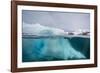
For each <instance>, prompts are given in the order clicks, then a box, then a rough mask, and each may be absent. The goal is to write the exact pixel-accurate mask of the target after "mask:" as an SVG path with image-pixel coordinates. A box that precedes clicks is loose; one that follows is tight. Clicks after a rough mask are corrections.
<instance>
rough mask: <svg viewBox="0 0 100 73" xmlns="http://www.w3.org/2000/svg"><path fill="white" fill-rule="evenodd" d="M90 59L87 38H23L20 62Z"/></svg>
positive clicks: (88, 40) (88, 39)
mask: <svg viewBox="0 0 100 73" xmlns="http://www.w3.org/2000/svg"><path fill="white" fill-rule="evenodd" d="M83 59H90V38H89V37H67V36H66V37H65V36H54V37H23V38H22V61H23V62H36V61H60V60H83Z"/></svg>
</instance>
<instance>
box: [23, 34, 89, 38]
mask: <svg viewBox="0 0 100 73" xmlns="http://www.w3.org/2000/svg"><path fill="white" fill-rule="evenodd" d="M57 37H64V38H73V37H80V38H90V36H89V35H53V36H51V35H50V36H47V35H46V36H45V35H44V36H40V35H38V36H37V35H22V38H57Z"/></svg>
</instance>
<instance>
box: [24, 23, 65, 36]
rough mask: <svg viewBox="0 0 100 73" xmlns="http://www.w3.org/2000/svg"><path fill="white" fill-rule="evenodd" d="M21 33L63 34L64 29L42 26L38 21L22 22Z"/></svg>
mask: <svg viewBox="0 0 100 73" xmlns="http://www.w3.org/2000/svg"><path fill="white" fill-rule="evenodd" d="M23 25H24V26H23V34H26V35H27V34H28V35H38V36H39V35H43V36H44V35H63V34H65V32H64V30H62V29H58V28H54V27H48V26H43V25H41V24H39V23H36V24H25V23H24V24H23Z"/></svg>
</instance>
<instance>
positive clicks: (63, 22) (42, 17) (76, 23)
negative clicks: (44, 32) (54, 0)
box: [22, 10, 90, 31]
mask: <svg viewBox="0 0 100 73" xmlns="http://www.w3.org/2000/svg"><path fill="white" fill-rule="evenodd" d="M22 22H24V23H26V24H33V25H34V24H36V23H39V24H41V25H45V26H49V27H56V28H60V29H63V30H64V31H78V30H80V29H81V30H88V31H89V30H90V14H89V13H75V12H54V11H49V12H48V11H34V10H23V11H22ZM23 26H24V25H23Z"/></svg>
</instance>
